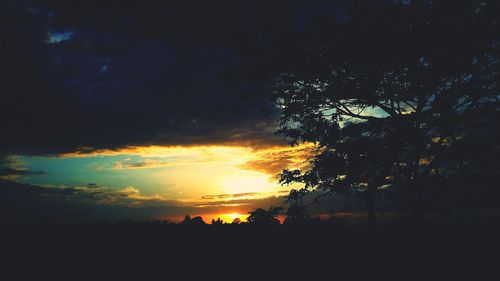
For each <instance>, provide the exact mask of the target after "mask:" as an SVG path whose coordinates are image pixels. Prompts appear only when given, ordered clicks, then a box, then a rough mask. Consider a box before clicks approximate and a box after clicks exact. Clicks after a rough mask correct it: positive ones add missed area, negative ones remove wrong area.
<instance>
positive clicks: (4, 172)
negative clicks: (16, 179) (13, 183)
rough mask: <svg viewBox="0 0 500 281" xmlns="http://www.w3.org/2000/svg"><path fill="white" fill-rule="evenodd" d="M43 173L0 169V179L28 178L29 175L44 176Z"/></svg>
mask: <svg viewBox="0 0 500 281" xmlns="http://www.w3.org/2000/svg"><path fill="white" fill-rule="evenodd" d="M43 174H45V172H43V171H29V170H18V169H12V168H7V167H0V177H1V176H27V175H43Z"/></svg>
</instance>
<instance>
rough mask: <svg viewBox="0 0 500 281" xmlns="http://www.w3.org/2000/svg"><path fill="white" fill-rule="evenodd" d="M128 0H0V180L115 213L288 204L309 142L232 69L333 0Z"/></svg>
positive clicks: (174, 214)
mask: <svg viewBox="0 0 500 281" xmlns="http://www.w3.org/2000/svg"><path fill="white" fill-rule="evenodd" d="M127 2H128V3H123V2H119V1H97V0H95V1H93V0H88V1H83V0H79V1H50V0H47V1H41V0H40V1H37V0H32V1H30V0H21V1H18V0H4V1H0V34H1V35H2V42H3V43H2V44H0V60H1V61H2V65H1V66H0V73H2V75H3V76H2V77H3V78H2V83H0V92H1V96H0V98H1V102H0V120H2V126H1V130H2V132H1V135H2V138H1V140H0V179H1V180H2V181H3V182H2V184H3V185H7V186H8V188H7V187H6V188H4V189H3V190H2V191H3V192H6V190H8V192H9V196H13V197H12V198H14V200H19V201H18V205H19V206H21V205H22V202H23V201H22V200H21V199H17V197H16V196H17V195H16V194H17V192H20V191H19V189H20V188H24V190H23V191H22V192H27V191H29V192H32V193H33V194H35V195H36V196H35V197H34V198H38V199H37V200H44V199H43V198H46V197H50V200H56V201H57V202H55V201H50V202H51V203H47V205H46V206H48V208H52V207H54V206H65V207H64V208H70V209H71V208H74V209H75V210H76V209H78V208H80V209H78V210H79V211H81V210H82V209H85V208H87V207H85V208H81V205H82V204H84V205H85V204H86V205H85V206H87V205H88V206H92V207H88V208H87V209H89V208H90V209H91V210H93V211H90V213H92V214H93V218H112V219H116V218H121V219H135V218H140V219H144V218H153V217H154V218H159V217H160V218H167V219H171V218H176V219H178V218H180V217H182V216H183V215H184V214H187V213H190V214H201V215H203V214H204V215H207V216H208V215H213V214H216V213H217V214H220V215H224V216H226V218H228V219H231V218H235V217H237V215H235V214H236V213H237V214H240V215H241V216H243V215H244V214H246V213H247V212H248V211H250V210H252V209H253V208H256V207H263V208H267V207H269V206H271V205H281V204H283V199H284V197H283V196H284V195H286V194H287V192H288V191H289V190H290V188H293V187H283V186H280V185H279V184H278V181H277V177H276V176H277V174H278V173H279V172H280V171H282V169H284V168H301V167H305V166H307V159H308V156H309V155H310V153H311V150H312V147H311V146H307V145H306V146H299V147H290V146H289V145H288V143H287V142H286V141H285V140H283V139H282V138H281V137H280V136H277V135H276V134H275V130H276V112H275V109H274V108H273V107H272V105H267V104H263V102H262V99H261V98H260V97H261V93H259V92H257V90H256V89H253V88H251V87H245V86H242V85H241V84H240V83H234V77H238V75H239V74H241V73H242V72H243V71H244V69H245V67H246V66H247V65H249V64H250V65H251V64H252V63H255V62H256V61H257V60H258V59H260V57H259V56H258V55H254V54H259V52H260V50H264V49H265V45H266V44H268V43H269V42H271V41H272V40H274V38H275V37H276V36H279V35H280V34H289V33H293V32H301V31H302V30H303V29H304V28H305V26H306V25H307V24H308V23H309V22H310V21H311V20H312V19H313V18H314V17H316V16H318V15H322V14H332V15H333V16H335V17H336V18H337V19H338V20H339V21H343V20H346V18H347V15H346V14H345V11H344V8H343V6H342V5H341V4H340V1H312V2H310V1H307V4H306V3H305V2H303V1H272V2H269V1H252V3H251V4H250V3H249V2H244V1H196V3H195V2H193V1H152V0H148V1H127ZM263 109H265V110H263ZM22 192H21V193H22ZM19 196H24V195H19ZM9 198H10V197H9ZM40 198H42V199H40ZM37 202H38V201H37ZM28 203H29V202H28ZM28 203H26V204H28ZM44 204H45V203H44ZM28 205H29V204H28ZM31 205H32V204H31ZM42 205H43V204H42ZM77 205H78V206H80V207H75V206H77ZM44 206H45V205H44ZM20 208H21V207H20ZM54 208H55V209H57V208H56V207H54ZM87 209H86V212H87V213H86V214H87V215H88V213H89V211H88V210H87ZM111 209H113V211H109V210H111ZM65 210H66V209H65ZM72 210H73V209H72ZM97 210H99V211H97ZM104 210H108V211H104ZM117 210H119V211H117ZM82 212H83V211H82ZM96 213H97V214H96ZM99 213H101V214H102V216H100V214H99ZM111 213H112V214H113V215H108V216H106V215H104V214H111ZM227 214H230V215H227ZM82 216H83V215H82Z"/></svg>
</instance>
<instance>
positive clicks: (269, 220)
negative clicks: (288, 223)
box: [247, 207, 283, 225]
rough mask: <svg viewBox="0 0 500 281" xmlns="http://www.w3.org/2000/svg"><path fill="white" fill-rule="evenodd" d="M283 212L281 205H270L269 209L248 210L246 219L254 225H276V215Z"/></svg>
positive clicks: (277, 221)
mask: <svg viewBox="0 0 500 281" xmlns="http://www.w3.org/2000/svg"><path fill="white" fill-rule="evenodd" d="M282 212H283V208H281V207H271V208H269V210H265V209H262V208H258V209H256V210H255V211H253V212H250V213H249V214H250V216H249V217H248V218H247V221H248V222H249V223H251V224H256V225H278V224H280V221H279V220H278V218H277V216H278V215H279V214H281V213H282Z"/></svg>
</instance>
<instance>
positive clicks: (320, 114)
mask: <svg viewBox="0 0 500 281" xmlns="http://www.w3.org/2000/svg"><path fill="white" fill-rule="evenodd" d="M499 17H500V9H499V3H498V2H497V1H487V0H483V1H460V3H457V2H456V1H446V0H441V1H401V2H399V3H391V4H372V5H366V6H362V7H359V6H356V5H353V6H352V7H351V10H350V11H349V19H348V20H347V21H346V22H339V21H338V20H337V19H336V18H332V17H328V16H322V17H320V18H318V19H317V20H316V21H315V22H314V23H313V24H311V25H310V26H309V27H308V28H306V30H305V31H304V32H303V33H301V34H294V35H293V36H290V38H289V40H288V41H286V40H283V38H280V42H277V43H276V44H275V45H274V46H273V48H274V49H273V51H269V52H270V54H268V56H267V57H268V58H269V59H268V60H267V61H266V62H265V63H264V66H265V67H266V71H265V75H268V76H269V75H272V76H273V77H274V78H273V80H272V83H271V84H270V85H269V84H268V88H267V89H268V93H269V97H270V98H271V99H272V101H273V102H274V103H275V104H276V105H277V107H278V108H279V110H280V114H281V116H280V117H281V118H280V128H279V130H278V132H279V133H281V134H282V135H284V136H286V137H287V138H289V139H290V140H291V143H292V144H293V145H295V144H300V143H308V142H310V143H314V144H316V145H317V153H316V155H315V157H314V158H313V159H312V160H311V168H310V169H309V170H307V171H298V170H292V171H289V170H285V171H283V173H282V174H281V180H280V182H281V183H282V184H291V183H294V182H301V183H304V189H303V190H304V191H306V192H302V195H301V196H303V194H306V193H307V191H311V190H320V191H323V192H324V193H323V194H329V193H332V192H336V191H341V190H355V191H359V192H362V193H363V194H364V196H365V198H366V209H367V213H368V220H369V222H370V223H375V220H376V208H375V197H376V194H377V193H378V192H380V191H383V190H399V191H401V193H402V194H404V197H405V198H408V200H409V201H408V204H407V209H408V210H411V211H412V212H413V213H415V214H422V213H423V212H424V209H425V208H424V206H425V205H426V204H427V205H428V200H429V199H432V197H433V196H436V194H438V193H440V192H441V193H443V190H442V188H441V186H442V185H447V186H449V187H453V188H456V187H457V186H460V182H461V181H464V177H466V179H467V180H466V181H467V182H468V183H469V184H472V183H473V182H474V180H476V179H477V178H478V177H481V176H485V177H487V178H489V179H491V178H495V176H498V171H499V169H498V166H499V165H498V162H499V161H498V156H499V149H498V147H497V146H495V143H496V144H498V141H499V139H500V138H499V133H498V130H491V129H488V127H490V128H494V126H497V125H498V120H500V119H499V118H498V117H499V116H498V115H499V110H498V109H499V107H498V105H499V91H498V81H500V77H499V74H500V51H499V49H500V36H499V31H500V28H499V26H498V24H499V22H500V21H499ZM285 41H286V43H285ZM284 48H287V49H286V51H284ZM466 151H470V152H466ZM484 161H486V162H487V163H488V164H486V165H485V164H484ZM481 163H483V164H481ZM471 181H472V182H471ZM440 188H441V190H440ZM444 193H448V192H444ZM438 197H439V196H438ZM439 198H442V197H439ZM297 210H299V209H297ZM294 212H295V211H294ZM292 213H293V212H292ZM292 213H291V214H292ZM252 216H253V217H252ZM252 216H251V217H252V218H253V219H257V218H260V217H261V216H263V217H266V218H268V219H269V218H270V217H271V215H270V214H268V213H266V212H265V211H264V210H260V211H259V212H257V211H256V213H255V214H252ZM264 220H265V219H264Z"/></svg>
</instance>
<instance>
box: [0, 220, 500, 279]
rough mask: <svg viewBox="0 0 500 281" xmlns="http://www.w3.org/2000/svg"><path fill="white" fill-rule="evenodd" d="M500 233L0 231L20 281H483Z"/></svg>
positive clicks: (7, 263)
mask: <svg viewBox="0 0 500 281" xmlns="http://www.w3.org/2000/svg"><path fill="white" fill-rule="evenodd" d="M499 225H500V224H499V222H498V221H496V220H487V221H475V222H470V221H469V222H463V221H462V222H457V221H450V222H447V223H443V222H439V223H435V222H420V223H412V224H404V223H399V224H391V225H381V226H376V227H368V226H331V225H309V226H283V225H281V226H272V227H259V226H255V225H221V226H210V225H201V226H186V225H162V224H130V223H129V224H89V225H29V226H27V225H23V226H21V225H17V226H16V225H10V226H4V227H3V228H2V234H1V242H0V243H1V249H2V258H3V260H4V262H3V263H2V269H7V270H12V269H13V268H17V266H21V267H23V268H25V269H29V270H21V271H19V270H17V271H16V275H18V276H19V277H22V276H23V275H26V274H27V275H30V274H32V273H33V270H35V271H36V272H39V273H42V272H43V273H49V274H54V273H61V272H63V271H64V272H65V271H70V272H72V273H73V274H78V275H81V276H87V274H89V277H91V276H94V275H92V274H94V273H93V272H95V271H96V270H97V271H101V270H104V271H110V270H111V271H112V272H113V273H112V274H117V275H122V274H125V275H127V274H128V272H133V271H136V270H139V268H141V270H139V271H141V272H142V273H140V274H150V273H155V274H156V272H158V271H159V272H160V273H162V272H163V273H162V274H167V275H169V274H173V273H172V272H176V274H182V275H183V276H186V278H187V276H190V275H198V274H214V273H216V272H220V274H223V273H224V272H226V273H227V272H229V271H237V272H247V273H246V274H252V273H256V272H261V271H267V270H272V271H276V272H281V273H282V274H286V275H295V274H315V273H317V272H323V271H324V270H326V271H335V270H345V267H346V266H347V267H355V268H356V267H357V268H358V270H356V271H352V272H351V273H350V274H354V275H357V274H364V273H366V272H365V271H366V270H368V269H367V268H366V267H365V266H364V265H365V264H366V265H369V267H370V268H372V269H371V270H375V271H373V274H376V272H379V271H380V272H382V271H383V272H385V273H389V272H391V271H392V270H396V269H397V270H402V269H405V268H407V269H408V270H411V274H417V275H418V274H423V272H427V271H429V270H431V271H435V270H439V271H441V272H444V274H451V273H457V272H461V271H462V270H467V271H469V270H471V268H472V266H480V267H481V268H482V269H481V270H480V271H476V270H475V271H474V274H476V277H479V275H481V274H487V273H488V272H489V271H488V270H492V269H495V268H496V267H497V265H496V264H497V261H498V256H499V254H500V247H499V244H500V243H499V238H500V235H499V234H500V229H499V228H498V226H499ZM142 268H146V270H142ZM186 268H187V270H186ZM332 274H333V273H332ZM488 274H489V273H488ZM115 277H116V276H115ZM142 277H144V276H142ZM442 277H446V276H445V275H444V276H442ZM448 277H449V276H448ZM112 279H115V278H112ZM162 279H163V278H162ZM140 280H142V278H141V279H140ZM163 280H168V279H166V278H165V279H163ZM175 280H179V279H175ZM180 280H184V278H182V279H180ZM259 280H260V279H259ZM262 280H267V279H262ZM280 280H281V279H280ZM306 280H310V279H306Z"/></svg>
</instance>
